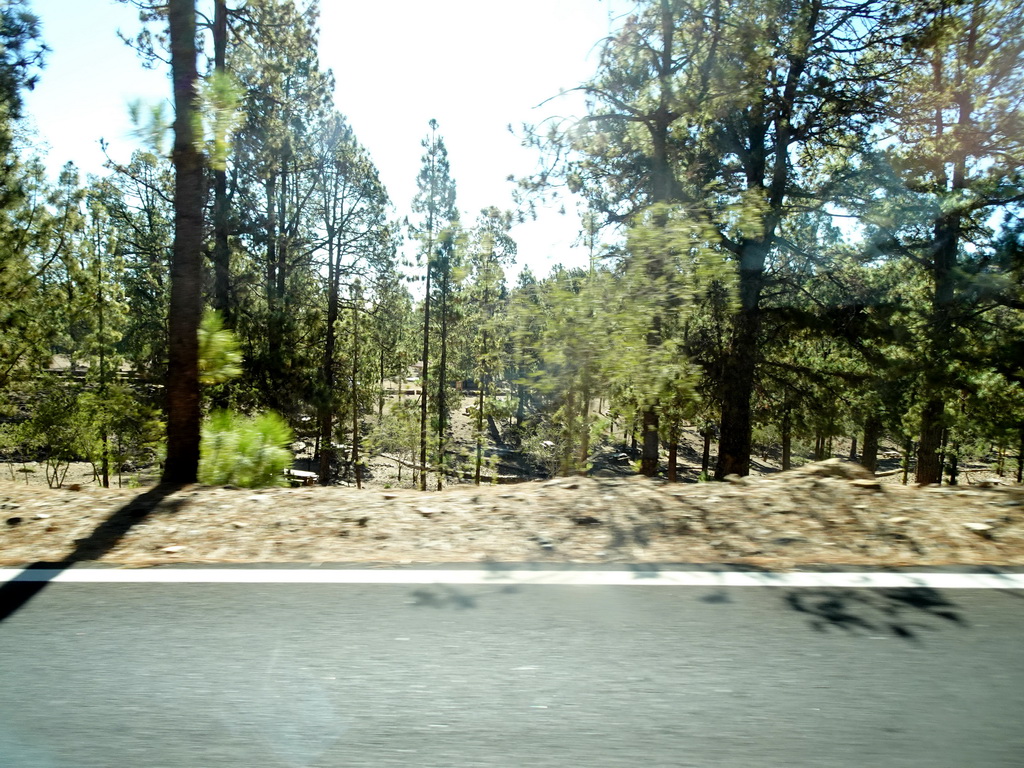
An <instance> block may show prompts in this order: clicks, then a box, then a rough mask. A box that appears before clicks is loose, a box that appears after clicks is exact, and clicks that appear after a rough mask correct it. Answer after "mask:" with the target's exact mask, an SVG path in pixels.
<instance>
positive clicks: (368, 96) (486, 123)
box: [26, 0, 629, 275]
mask: <svg viewBox="0 0 1024 768" xmlns="http://www.w3.org/2000/svg"><path fill="white" fill-rule="evenodd" d="M199 2H200V4H202V3H203V0H199ZM628 5H629V4H628V2H626V1H625V0H505V1H504V2H502V1H501V0H434V2H431V3H425V2H422V0H390V2H369V1H367V0H321V24H320V28H321V34H320V51H319V54H320V64H321V67H323V68H330V69H332V70H333V72H334V75H335V79H336V81H337V88H336V92H335V105H336V107H337V108H338V110H339V111H340V112H342V114H344V115H345V116H346V117H347V118H348V120H349V122H350V123H351V125H352V127H353V128H354V130H355V132H356V136H357V137H358V138H359V140H360V141H361V142H362V143H363V145H364V146H366V148H367V149H368V150H369V152H370V155H371V157H372V158H373V160H374V162H375V163H376V164H377V167H378V169H379V171H380V175H381V179H382V180H383V182H384V184H385V186H386V187H387V189H388V191H389V193H390V195H391V198H392V201H393V203H394V205H395V210H396V213H397V215H399V216H405V215H407V214H408V213H409V207H410V203H411V201H412V198H413V195H414V194H415V179H416V175H417V173H418V172H419V169H420V157H421V156H422V153H423V148H422V146H421V144H420V142H421V141H422V139H423V138H424V137H425V136H426V134H427V131H428V125H427V123H428V122H429V120H431V119H432V118H433V119H436V120H437V121H438V123H439V131H440V133H441V135H442V136H443V137H444V139H445V143H446V145H447V147H448V152H449V159H450V162H451V171H452V176H453V178H454V179H455V181H456V184H457V200H458V205H459V208H460V209H461V211H462V213H463V221H464V222H467V223H471V222H473V221H474V220H475V219H476V215H477V213H478V212H479V211H480V209H481V208H484V207H487V206H491V205H495V206H498V207H499V208H504V209H507V208H511V207H512V205H513V202H512V188H513V185H512V184H511V183H510V182H508V181H507V180H506V179H507V177H508V176H509V174H515V175H523V174H527V173H529V172H530V171H531V170H533V169H534V168H535V167H536V165H537V162H538V155H537V153H536V151H535V150H532V149H527V148H524V147H522V146H521V138H520V137H519V136H516V135H512V134H510V133H509V131H508V129H507V126H508V125H509V124H512V125H513V126H516V127H517V128H518V126H520V125H521V124H522V123H524V122H525V123H533V124H536V123H539V122H541V121H543V120H544V119H546V118H548V117H552V116H560V117H567V116H573V115H574V114H575V115H578V114H580V113H581V107H582V101H581V99H580V98H578V97H577V96H575V95H566V96H559V94H560V92H562V91H564V90H569V89H571V88H573V87H574V86H576V85H578V84H579V83H580V82H582V81H583V80H585V79H587V78H588V77H589V76H590V75H592V74H593V72H594V70H595V68H596V62H597V53H598V50H597V43H598V41H599V40H601V39H602V38H603V37H604V36H606V35H607V34H608V33H609V31H611V30H612V29H613V28H614V26H615V21H614V19H615V18H616V16H617V15H619V14H621V13H623V11H624V10H625V9H626V8H628ZM31 6H32V9H33V11H34V12H35V13H36V14H37V15H38V16H39V17H40V18H41V21H42V34H43V39H44V41H45V42H46V44H47V45H48V46H49V47H50V48H51V49H52V50H51V53H50V54H49V56H48V59H47V64H46V67H45V69H44V70H43V72H42V77H41V79H40V82H39V84H38V86H37V87H36V89H35V91H33V92H31V93H29V94H28V95H27V97H26V104H27V111H28V113H29V115H30V117H31V119H32V120H33V122H34V124H35V128H36V129H37V131H38V134H39V137H40V139H41V140H42V141H43V142H44V143H45V145H46V146H47V149H46V154H45V161H46V163H47V167H48V169H49V171H50V173H51V174H52V175H54V176H56V174H57V172H58V171H59V170H60V168H61V166H62V165H63V164H64V163H65V162H67V161H69V160H72V161H74V162H75V164H76V165H77V166H78V167H79V168H80V169H81V170H82V171H83V172H86V173H103V172H104V171H103V167H102V166H103V161H104V156H103V153H102V152H101V150H100V139H101V138H102V139H104V140H106V141H107V142H108V144H109V150H108V151H109V153H110V155H111V156H112V157H113V158H115V159H116V160H119V161H125V160H127V159H128V157H129V156H130V155H131V152H132V149H133V148H134V147H135V146H136V145H137V141H136V140H135V139H134V138H133V136H132V130H131V122H130V120H129V117H128V104H129V103H130V102H131V101H133V100H136V99H142V100H144V101H147V102H153V101H156V100H167V101H169V97H170V84H169V81H168V78H167V73H166V71H154V70H146V69H144V68H143V66H142V64H141V62H140V60H139V59H138V57H137V56H136V54H135V53H134V52H133V51H132V50H131V49H130V48H129V47H128V46H127V45H125V44H124V43H123V42H121V40H120V39H118V37H117V30H119V29H120V30H121V31H122V32H124V33H125V34H127V35H128V36H134V34H135V33H136V32H137V31H138V30H139V22H138V14H137V11H136V10H135V9H134V8H132V7H131V6H128V5H124V4H120V3H115V2H113V0H32V2H31ZM552 97H556V98H554V99H552ZM544 102H547V103H546V104H544V106H538V105H541V104H542V103H544ZM577 231H578V220H577V219H576V217H575V216H574V215H571V212H570V215H560V214H559V213H558V212H557V211H555V210H548V211H543V212H542V213H541V216H540V220H539V221H537V222H532V223H527V224H524V225H520V226H517V227H516V229H515V230H514V231H513V233H512V235H513V237H514V238H515V239H516V240H517V242H518V244H519V258H518V263H519V265H520V266H521V265H523V264H528V265H529V266H530V268H531V269H532V270H533V271H534V272H535V273H537V274H539V275H545V274H547V273H548V272H549V271H550V268H551V267H552V266H553V265H555V264H558V263H561V264H564V265H567V266H570V265H576V266H578V265H582V264H584V263H585V262H586V254H585V253H584V252H583V250H582V249H581V248H577V249H575V250H573V249H572V247H571V244H572V242H573V240H574V239H575V237H576V234H577Z"/></svg>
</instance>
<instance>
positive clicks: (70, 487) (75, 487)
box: [64, 483, 82, 491]
mask: <svg viewBox="0 0 1024 768" xmlns="http://www.w3.org/2000/svg"><path fill="white" fill-rule="evenodd" d="M64 487H65V488H67V489H68V490H69V491H80V490H82V486H80V485H79V484H78V483H71V484H70V485H65V486H64Z"/></svg>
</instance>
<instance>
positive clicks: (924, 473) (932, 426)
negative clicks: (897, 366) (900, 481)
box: [914, 397, 946, 485]
mask: <svg viewBox="0 0 1024 768" xmlns="http://www.w3.org/2000/svg"><path fill="white" fill-rule="evenodd" d="M945 408H946V404H945V401H944V400H943V399H942V398H940V397H932V398H930V399H929V400H928V402H926V403H925V406H924V410H923V411H922V412H921V442H920V444H919V445H918V448H917V471H916V474H915V476H914V480H915V482H916V483H917V484H918V485H931V484H933V483H941V482H942V464H940V463H939V449H940V448H941V446H942V431H943V424H942V416H943V412H944V411H945Z"/></svg>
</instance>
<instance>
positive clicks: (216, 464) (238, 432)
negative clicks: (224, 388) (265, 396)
mask: <svg viewBox="0 0 1024 768" xmlns="http://www.w3.org/2000/svg"><path fill="white" fill-rule="evenodd" d="M291 442H292V430H291V428H290V427H289V426H288V425H287V424H286V423H285V420H284V419H283V418H281V416H279V415H278V414H276V413H274V412H272V411H271V412H267V413H263V414H259V415H257V416H252V417H249V416H245V415H243V414H240V413H234V412H232V411H216V412H214V413H212V414H211V415H210V418H209V419H208V420H207V422H206V423H205V424H204V425H203V435H202V443H201V444H200V456H201V458H200V461H199V481H200V482H201V483H203V484H205V485H237V486H239V487H242V488H264V487H267V486H271V485H284V482H285V479H284V475H283V472H284V470H285V469H286V468H287V467H289V466H291V463H292V454H291V452H290V451H289V450H288V449H287V448H286V447H285V446H287V445H289V444H291Z"/></svg>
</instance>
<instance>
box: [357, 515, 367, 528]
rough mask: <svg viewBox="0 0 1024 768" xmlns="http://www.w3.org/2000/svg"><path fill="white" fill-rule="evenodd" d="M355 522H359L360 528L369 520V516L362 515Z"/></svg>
mask: <svg viewBox="0 0 1024 768" xmlns="http://www.w3.org/2000/svg"><path fill="white" fill-rule="evenodd" d="M356 522H357V523H358V524H359V527H360V528H365V527H366V524H367V523H368V522H370V518H369V517H367V516H363V517H360V518H359V519H358V520H356Z"/></svg>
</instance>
